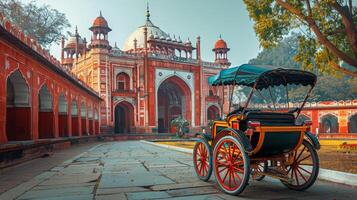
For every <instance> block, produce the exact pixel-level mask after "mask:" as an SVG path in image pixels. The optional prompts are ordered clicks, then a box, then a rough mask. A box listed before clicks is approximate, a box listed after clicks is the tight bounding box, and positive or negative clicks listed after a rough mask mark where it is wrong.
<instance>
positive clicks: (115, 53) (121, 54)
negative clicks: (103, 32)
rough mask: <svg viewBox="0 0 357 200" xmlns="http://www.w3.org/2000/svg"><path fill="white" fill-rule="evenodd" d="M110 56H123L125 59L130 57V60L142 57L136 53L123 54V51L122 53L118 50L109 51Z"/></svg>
mask: <svg viewBox="0 0 357 200" xmlns="http://www.w3.org/2000/svg"><path fill="white" fill-rule="evenodd" d="M110 55H112V56H125V57H132V58H138V57H139V58H140V57H143V56H142V55H140V54H138V53H129V52H124V51H122V50H120V49H112V50H111V51H110Z"/></svg>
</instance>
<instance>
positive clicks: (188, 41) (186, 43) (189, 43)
mask: <svg viewBox="0 0 357 200" xmlns="http://www.w3.org/2000/svg"><path fill="white" fill-rule="evenodd" d="M185 45H187V46H191V45H192V43H191V41H190V38H188V39H187V41H186V42H185Z"/></svg>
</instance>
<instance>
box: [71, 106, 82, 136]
mask: <svg viewBox="0 0 357 200" xmlns="http://www.w3.org/2000/svg"><path fill="white" fill-rule="evenodd" d="M71 115H72V116H71V117H72V119H71V120H72V136H79V135H80V134H79V120H80V117H79V115H78V104H77V100H76V99H72V103H71Z"/></svg>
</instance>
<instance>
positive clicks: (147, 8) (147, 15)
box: [146, 0, 150, 20]
mask: <svg viewBox="0 0 357 200" xmlns="http://www.w3.org/2000/svg"><path fill="white" fill-rule="evenodd" d="M146 19H147V20H150V9H149V0H148V1H147V2H146Z"/></svg>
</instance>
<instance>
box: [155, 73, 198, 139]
mask: <svg viewBox="0 0 357 200" xmlns="http://www.w3.org/2000/svg"><path fill="white" fill-rule="evenodd" d="M157 111H158V113H157V119H158V122H157V123H158V131H159V132H160V133H168V132H171V131H170V127H171V126H170V122H171V121H172V120H173V119H175V118H177V117H179V116H182V117H184V118H185V119H186V120H188V121H189V122H191V118H192V108H191V90H190V88H189V87H188V85H187V84H186V83H185V82H184V81H183V80H182V79H181V78H179V77H177V76H172V77H170V78H168V79H166V80H165V81H163V82H162V83H161V84H160V86H159V88H158V92H157Z"/></svg>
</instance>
